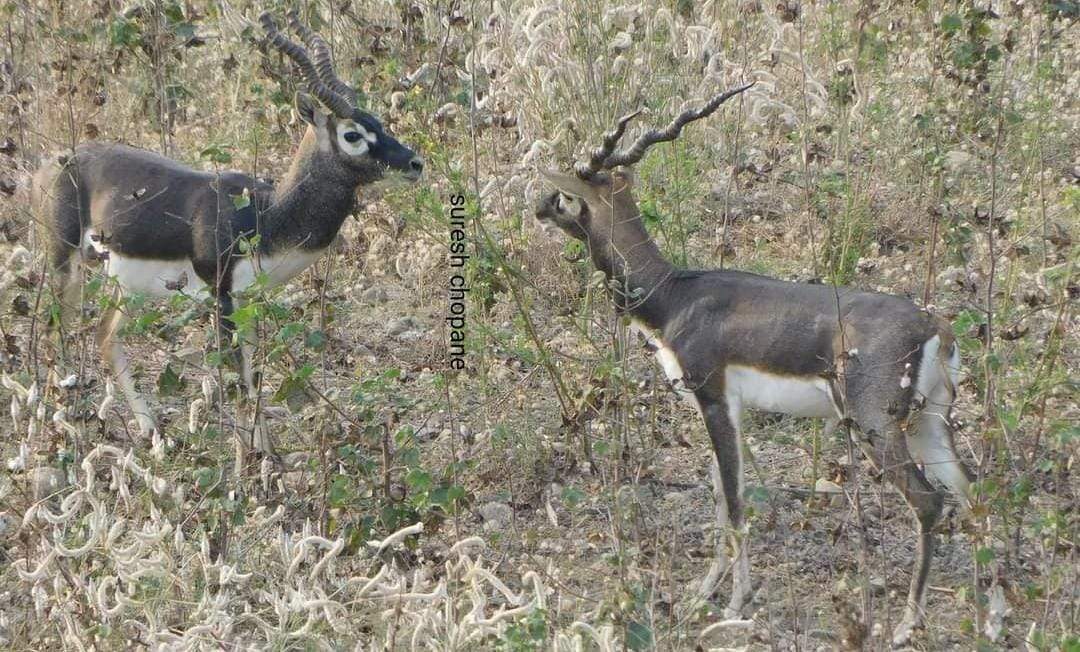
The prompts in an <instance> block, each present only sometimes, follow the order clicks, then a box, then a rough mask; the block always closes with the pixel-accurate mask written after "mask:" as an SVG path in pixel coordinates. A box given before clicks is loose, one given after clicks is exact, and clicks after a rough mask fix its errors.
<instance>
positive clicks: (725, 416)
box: [536, 86, 972, 645]
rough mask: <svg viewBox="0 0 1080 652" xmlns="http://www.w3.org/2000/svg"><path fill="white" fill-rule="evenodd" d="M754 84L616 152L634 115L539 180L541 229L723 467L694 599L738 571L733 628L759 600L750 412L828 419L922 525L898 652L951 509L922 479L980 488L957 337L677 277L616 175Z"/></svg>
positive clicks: (786, 289)
mask: <svg viewBox="0 0 1080 652" xmlns="http://www.w3.org/2000/svg"><path fill="white" fill-rule="evenodd" d="M748 87H749V86H744V87H742V88H737V89H735V90H731V91H728V92H725V93H723V94H721V95H718V96H716V97H715V98H713V99H712V101H710V102H709V103H707V104H706V105H705V106H704V107H702V108H701V109H698V110H688V111H686V112H684V113H682V114H681V115H679V116H678V117H677V118H676V119H675V120H674V121H672V122H671V123H670V124H669V125H668V126H667V127H666V128H664V129H662V130H649V131H646V132H644V133H643V134H642V135H641V136H640V137H639V138H638V139H637V140H636V141H635V142H634V143H633V144H631V145H630V146H629V147H628V148H626V149H623V150H619V151H616V150H615V147H616V146H617V145H618V143H619V140H620V139H621V138H622V136H623V133H624V132H625V131H626V126H627V123H629V122H630V120H631V119H632V118H633V117H634V116H635V115H637V114H636V113H634V114H631V115H628V116H626V117H624V118H622V119H620V120H619V121H618V123H617V125H616V127H615V128H614V129H613V130H612V131H611V132H609V133H607V134H605V137H604V140H603V144H602V145H601V146H600V147H598V148H596V149H595V150H593V151H592V153H591V156H590V157H589V159H588V160H587V161H584V162H581V163H579V164H578V165H576V166H575V170H574V173H573V174H564V173H560V172H555V171H550V172H544V173H543V174H544V177H545V178H546V179H547V180H548V181H549V182H550V183H551V184H552V185H553V186H554V187H555V191H554V192H552V193H550V194H548V195H546V196H545V197H544V198H543V199H542V200H541V202H540V204H539V206H538V207H537V209H536V217H537V219H538V220H539V221H540V222H541V224H543V225H554V226H557V227H559V228H561V229H562V230H563V231H565V232H566V233H567V234H569V235H570V236H572V237H574V238H576V239H578V240H581V241H582V242H584V243H585V246H586V247H587V248H588V251H589V254H590V256H591V258H592V262H593V264H594V265H595V266H596V268H597V269H598V270H600V271H601V272H603V273H604V274H605V275H606V276H607V279H608V282H609V286H610V287H611V288H612V291H613V297H614V300H615V304H616V307H617V310H618V311H619V312H620V313H622V314H625V315H628V316H629V318H630V322H631V324H632V326H633V327H634V328H636V329H638V330H640V331H641V332H642V333H643V334H644V335H645V337H646V338H647V340H648V342H649V343H650V344H651V347H652V348H654V349H655V352H656V358H657V360H658V361H659V363H660V365H661V366H662V367H663V369H664V372H665V373H666V375H667V377H668V379H669V380H670V381H671V382H672V383H673V384H674V386H675V388H676V390H677V391H678V392H679V393H680V394H682V395H683V396H685V397H686V398H687V399H689V400H690V401H691V402H692V403H693V404H694V405H695V406H696V407H697V409H698V411H699V412H700V413H701V416H702V418H703V419H704V421H705V427H706V430H707V431H708V434H709V438H710V440H711V441H712V447H713V452H714V453H715V456H716V467H715V468H714V471H713V476H714V483H715V488H714V491H715V496H716V499H717V509H716V512H717V518H718V519H719V526H720V528H721V531H726V532H727V535H726V537H723V536H722V537H718V542H717V549H716V554H717V557H716V560H715V561H714V563H713V565H712V567H711V568H710V570H709V573H708V574H707V576H706V577H705V579H704V580H703V581H702V582H701V586H700V588H701V594H700V596H701V597H703V598H707V597H709V596H710V595H712V593H713V592H714V591H715V589H716V584H717V582H718V580H719V578H720V576H721V574H722V573H723V572H727V571H730V572H731V574H732V580H733V586H732V591H731V597H730V601H729V602H728V611H727V615H728V616H729V617H737V615H738V614H739V613H740V612H742V610H743V609H744V607H746V605H747V603H748V601H749V600H750V598H751V585H750V562H749V557H748V543H749V541H748V529H747V523H746V519H745V514H744V510H743V503H742V495H743V457H742V442H741V437H740V419H741V417H742V412H743V410H745V409H757V410H764V411H768V412H779V413H784V414H790V415H794V416H800V417H819V418H825V419H826V420H827V426H828V428H829V429H831V428H832V427H835V425H836V424H838V423H841V422H846V423H847V424H850V425H851V428H850V431H851V432H852V437H853V439H855V440H856V443H857V444H858V446H859V447H860V448H861V449H862V450H863V451H864V452H865V454H866V455H867V456H868V457H869V459H870V460H872V461H873V463H874V464H875V465H876V466H877V467H878V468H879V469H880V470H881V472H882V473H883V474H884V476H885V477H886V478H887V479H888V480H889V481H890V482H891V483H892V484H893V486H895V487H896V489H897V490H899V492H900V494H901V495H903V497H904V499H905V500H906V501H907V504H908V505H909V506H910V507H911V509H912V511H913V512H914V515H915V520H916V523H917V526H918V535H917V536H918V543H917V546H916V550H915V562H914V568H913V570H912V577H911V585H910V590H909V592H908V596H907V603H906V607H905V609H904V615H903V618H902V620H901V621H900V623H899V625H898V626H897V627H896V629H895V630H894V632H893V639H894V644H897V645H900V644H903V643H904V642H906V641H908V640H909V639H910V637H911V634H912V630H913V629H914V628H915V627H917V626H918V625H919V624H920V623H921V619H922V615H923V613H922V612H923V604H924V595H925V590H926V581H927V574H928V573H929V570H930V561H931V557H932V555H933V549H934V532H933V530H934V527H935V524H937V522H938V520H939V519H940V518H941V514H942V510H943V504H944V499H945V494H944V492H942V491H940V490H938V489H937V488H935V486H934V485H933V484H931V483H930V482H929V481H928V479H927V476H928V475H929V476H930V477H931V478H933V479H936V480H937V481H939V482H940V483H942V484H943V485H944V486H945V487H947V488H948V489H949V490H950V491H951V492H952V493H954V494H956V495H957V496H958V497H959V498H960V499H961V501H963V503H964V505H965V506H966V505H967V504H968V502H969V501H970V492H969V484H970V482H971V480H972V476H971V474H970V472H969V471H968V469H967V468H966V467H965V466H964V464H963V463H962V462H961V461H960V460H959V458H958V456H957V454H956V450H955V447H954V443H953V433H952V429H951V426H950V410H951V407H952V404H953V401H954V399H955V396H956V383H957V378H958V374H959V370H960V358H959V351H958V347H957V345H956V342H955V340H954V338H953V334H952V330H951V328H950V325H949V324H948V323H947V322H946V321H944V320H942V319H940V318H937V317H935V316H933V315H931V314H930V313H928V312H927V311H926V310H923V309H921V308H919V307H918V306H915V305H914V304H912V302H910V301H908V300H906V299H902V298H899V297H895V296H890V295H888V294H880V293H876V292H863V291H860V290H856V289H853V288H847V287H834V286H831V285H810V284H801V283H791V282H787V281H781V280H777V279H773V278H769V277H766V276H760V275H757V274H750V273H746V272H739V271H734V270H702V271H688V270H682V269H677V268H676V267H674V266H673V265H672V264H671V263H670V262H668V261H667V260H666V259H665V258H664V257H663V256H662V255H661V252H660V249H659V248H658V247H657V245H656V243H655V242H654V241H653V240H652V238H651V237H650V236H649V233H648V231H647V230H646V229H645V225H644V223H643V222H642V219H641V214H640V212H639V211H638V207H637V203H636V202H635V199H634V189H633V185H634V182H633V178H632V176H631V174H630V173H629V172H628V171H626V170H624V169H616V168H625V167H626V166H631V165H633V164H634V163H637V162H638V161H639V160H641V158H642V156H644V154H645V152H646V150H648V148H649V147H650V146H652V145H654V144H656V143H660V142H665V141H670V140H673V139H674V138H676V137H677V136H678V135H679V133H680V132H681V131H682V128H683V127H684V126H685V125H686V124H688V123H690V122H692V121H694V120H699V119H701V118H704V117H706V116H708V115H710V114H711V113H713V112H714V111H715V110H716V109H717V108H718V107H719V106H720V105H721V104H722V103H723V102H724V101H726V100H727V99H729V98H731V97H733V96H735V95H737V94H738V93H740V92H742V91H743V90H745V89H746V88H748ZM919 465H922V468H920V466H919ZM725 538H726V540H727V545H728V546H730V550H731V554H732V555H733V558H729V557H728V553H727V550H726V549H725Z"/></svg>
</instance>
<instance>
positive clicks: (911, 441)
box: [908, 335, 971, 506]
mask: <svg viewBox="0 0 1080 652" xmlns="http://www.w3.org/2000/svg"><path fill="white" fill-rule="evenodd" d="M940 354H941V350H940V340H939V338H938V337H937V336H936V335H935V336H934V337H933V338H931V339H930V340H928V341H927V342H926V344H925V345H923V359H922V361H921V362H920V364H919V378H918V382H917V383H916V397H917V398H920V399H921V400H923V401H924V402H925V405H924V406H923V408H922V413H921V414H920V415H919V428H918V433H916V434H914V436H909V437H908V448H909V449H910V451H911V455H912V457H913V458H914V459H915V461H916V462H920V463H921V464H922V465H923V468H924V469H925V472H926V474H927V475H929V476H931V477H933V478H934V479H936V480H937V481H938V482H941V483H942V484H944V485H945V486H946V487H948V488H949V491H951V492H952V493H953V494H954V495H956V497H957V498H959V499H960V500H961V502H962V503H964V504H965V506H967V505H968V504H969V503H970V500H971V492H970V488H969V484H970V483H969V482H968V479H967V474H965V473H964V470H963V468H961V466H960V462H959V459H958V458H957V455H956V450H955V449H954V448H953V441H952V433H951V432H950V429H949V409H950V408H951V407H952V402H953V389H952V388H953V387H955V383H954V380H953V379H954V378H956V376H957V370H958V369H959V366H960V359H959V353H958V352H957V351H956V350H955V348H954V350H953V351H951V352H950V354H949V357H948V358H941V357H939V356H940Z"/></svg>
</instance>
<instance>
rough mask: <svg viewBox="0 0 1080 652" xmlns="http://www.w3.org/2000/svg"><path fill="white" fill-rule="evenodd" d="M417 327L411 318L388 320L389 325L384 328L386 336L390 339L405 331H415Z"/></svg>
mask: <svg viewBox="0 0 1080 652" xmlns="http://www.w3.org/2000/svg"><path fill="white" fill-rule="evenodd" d="M418 326H419V325H418V324H417V323H416V320H415V319H413V318H412V317H398V318H397V319H392V320H390V323H389V324H387V326H386V334H387V335H389V336H390V337H397V336H398V335H401V334H402V333H404V332H405V331H407V330H415V329H416V328H417V327H418Z"/></svg>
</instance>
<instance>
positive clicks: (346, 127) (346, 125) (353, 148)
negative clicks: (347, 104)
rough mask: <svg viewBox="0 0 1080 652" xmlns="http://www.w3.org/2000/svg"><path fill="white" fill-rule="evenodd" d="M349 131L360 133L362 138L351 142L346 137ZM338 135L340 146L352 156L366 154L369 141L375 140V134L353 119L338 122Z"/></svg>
mask: <svg viewBox="0 0 1080 652" xmlns="http://www.w3.org/2000/svg"><path fill="white" fill-rule="evenodd" d="M349 133H358V134H360V136H361V138H360V139H359V140H357V141H355V142H351V143H350V142H349V141H348V140H346V139H345V135H346V134H349ZM337 137H338V147H339V148H340V149H341V151H343V152H345V153H347V154H350V155H352V156H360V155H362V154H366V153H367V151H368V149H369V145H368V143H373V142H375V136H374V134H371V133H370V132H368V131H367V130H366V129H364V128H363V127H361V126H360V125H358V124H356V123H354V122H352V121H349V122H344V121H342V122H339V123H338V125H337Z"/></svg>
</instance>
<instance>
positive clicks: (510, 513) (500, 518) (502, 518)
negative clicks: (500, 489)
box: [479, 501, 514, 530]
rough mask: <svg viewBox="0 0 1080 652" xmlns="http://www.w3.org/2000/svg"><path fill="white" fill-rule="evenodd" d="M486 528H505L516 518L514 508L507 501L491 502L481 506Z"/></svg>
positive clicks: (481, 514)
mask: <svg viewBox="0 0 1080 652" xmlns="http://www.w3.org/2000/svg"><path fill="white" fill-rule="evenodd" d="M479 511H480V516H482V517H483V518H484V529H485V530H505V529H506V528H508V527H509V526H510V523H512V522H513V520H514V510H512V509H510V506H509V505H507V504H506V503H499V502H494V501H492V502H490V503H484V504H483V505H481V506H480V510H479Z"/></svg>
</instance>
